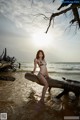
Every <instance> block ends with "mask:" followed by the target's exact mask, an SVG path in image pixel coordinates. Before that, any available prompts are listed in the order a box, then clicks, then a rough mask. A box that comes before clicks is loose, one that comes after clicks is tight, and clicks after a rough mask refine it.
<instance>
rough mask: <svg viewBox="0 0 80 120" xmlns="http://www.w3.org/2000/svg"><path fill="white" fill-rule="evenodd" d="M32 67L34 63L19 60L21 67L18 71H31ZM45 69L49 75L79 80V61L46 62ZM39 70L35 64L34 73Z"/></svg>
mask: <svg viewBox="0 0 80 120" xmlns="http://www.w3.org/2000/svg"><path fill="white" fill-rule="evenodd" d="M33 68H34V63H27V62H21V68H20V70H18V71H25V72H31V71H32V70H33ZM47 70H48V74H49V75H50V77H53V78H57V79H60V80H61V79H62V77H65V78H67V79H72V80H78V81H80V62H48V63H47ZM38 71H39V67H38V66H37V68H36V72H35V74H37V73H38Z"/></svg>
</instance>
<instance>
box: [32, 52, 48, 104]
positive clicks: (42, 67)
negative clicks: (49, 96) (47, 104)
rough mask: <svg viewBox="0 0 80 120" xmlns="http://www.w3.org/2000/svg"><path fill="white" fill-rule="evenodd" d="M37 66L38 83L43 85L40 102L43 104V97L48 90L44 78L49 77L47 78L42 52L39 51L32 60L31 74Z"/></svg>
mask: <svg viewBox="0 0 80 120" xmlns="http://www.w3.org/2000/svg"><path fill="white" fill-rule="evenodd" d="M37 64H38V66H39V68H40V71H39V73H38V78H39V80H40V82H41V83H42V84H43V85H44V87H43V90H42V97H41V99H40V101H41V102H43V103H44V97H45V94H46V91H47V88H48V83H47V80H46V77H49V76H48V72H47V67H46V61H45V55H44V52H43V51H42V50H39V51H38V52H37V54H36V58H35V59H34V69H33V71H32V73H33V74H34V72H35V70H36V67H37Z"/></svg>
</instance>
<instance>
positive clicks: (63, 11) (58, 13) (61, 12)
mask: <svg viewBox="0 0 80 120" xmlns="http://www.w3.org/2000/svg"><path fill="white" fill-rule="evenodd" d="M71 9H72V7H71V6H70V7H69V8H67V9H65V10H62V11H60V12H57V13H53V14H52V15H51V17H50V20H49V25H48V27H47V30H46V33H47V32H48V30H49V28H50V26H51V21H52V19H53V18H54V17H56V16H59V15H61V14H63V13H66V12H67V11H69V10H71Z"/></svg>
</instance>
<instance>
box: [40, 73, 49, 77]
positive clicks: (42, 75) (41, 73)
mask: <svg viewBox="0 0 80 120" xmlns="http://www.w3.org/2000/svg"><path fill="white" fill-rule="evenodd" d="M40 74H41V75H42V76H44V77H45V78H47V77H48V76H47V75H43V74H42V73H41V72H39V73H38V78H41V76H40Z"/></svg>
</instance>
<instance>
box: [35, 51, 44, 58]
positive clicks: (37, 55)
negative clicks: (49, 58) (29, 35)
mask: <svg viewBox="0 0 80 120" xmlns="http://www.w3.org/2000/svg"><path fill="white" fill-rule="evenodd" d="M40 52H42V54H43V57H42V59H44V58H45V54H44V52H43V50H38V52H37V54H36V59H39V53H40Z"/></svg>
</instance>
